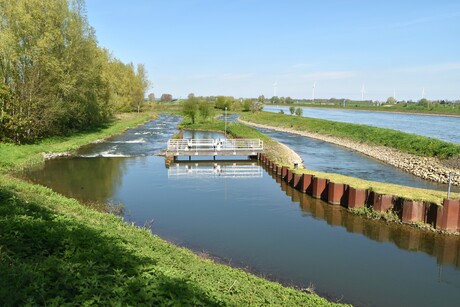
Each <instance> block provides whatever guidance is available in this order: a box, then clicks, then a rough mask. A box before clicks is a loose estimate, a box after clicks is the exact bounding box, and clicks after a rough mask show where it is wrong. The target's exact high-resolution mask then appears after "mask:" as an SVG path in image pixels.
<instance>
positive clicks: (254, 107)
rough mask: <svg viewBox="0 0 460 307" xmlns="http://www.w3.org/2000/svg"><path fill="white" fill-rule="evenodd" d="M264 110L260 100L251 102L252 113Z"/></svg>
mask: <svg viewBox="0 0 460 307" xmlns="http://www.w3.org/2000/svg"><path fill="white" fill-rule="evenodd" d="M263 109H264V104H263V103H262V102H260V101H259V100H257V101H252V102H251V111H252V112H253V113H254V112H259V111H262V110H263Z"/></svg>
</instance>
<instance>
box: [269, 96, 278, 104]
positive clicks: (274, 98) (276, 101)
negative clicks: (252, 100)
mask: <svg viewBox="0 0 460 307" xmlns="http://www.w3.org/2000/svg"><path fill="white" fill-rule="evenodd" d="M270 102H271V103H273V104H278V103H279V102H280V99H279V98H278V96H273V97H272V98H271V99H270Z"/></svg>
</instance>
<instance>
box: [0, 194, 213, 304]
mask: <svg viewBox="0 0 460 307" xmlns="http://www.w3.org/2000/svg"><path fill="white" fill-rule="evenodd" d="M126 241H127V240H126V239H123V238H122V237H121V236H119V235H117V234H112V233H109V231H105V230H104V229H103V226H100V225H95V227H92V226H88V225H85V224H83V223H82V222H80V221H78V220H76V219H74V218H72V217H68V216H64V215H60V214H57V213H55V212H52V211H50V210H48V209H44V208H43V207H41V206H39V205H38V204H34V203H27V202H26V201H25V200H24V199H21V197H19V196H18V195H17V194H15V193H13V192H10V191H8V190H6V189H4V188H2V187H0V277H1V278H0V305H2V306H10V305H24V304H32V305H37V304H38V305H45V304H46V305H48V304H51V305H62V304H69V303H71V304H76V305H81V304H84V303H85V304H88V303H90V304H91V303H93V304H104V305H107V304H114V303H117V304H123V305H125V304H129V305H206V306H213V305H220V304H219V302H216V301H214V300H213V299H212V298H210V297H209V295H207V294H206V293H204V292H203V291H202V290H201V289H200V288H199V287H197V286H195V285H193V283H191V282H190V281H188V280H185V279H183V278H180V277H170V276H165V274H164V273H163V272H162V271H161V268H158V267H156V263H155V261H154V259H153V257H152V256H149V255H142V256H140V255H139V253H134V252H131V251H130V250H129V248H131V249H134V248H135V245H130V242H126Z"/></svg>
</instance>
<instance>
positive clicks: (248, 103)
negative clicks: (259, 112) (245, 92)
mask: <svg viewBox="0 0 460 307" xmlns="http://www.w3.org/2000/svg"><path fill="white" fill-rule="evenodd" d="M251 103H252V101H251V99H248V98H247V99H245V100H244V101H243V111H244V112H248V111H250V110H251Z"/></svg>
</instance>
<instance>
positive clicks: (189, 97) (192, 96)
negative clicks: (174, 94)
mask: <svg viewBox="0 0 460 307" xmlns="http://www.w3.org/2000/svg"><path fill="white" fill-rule="evenodd" d="M193 98H195V94H193V93H190V94H188V96H187V99H188V100H191V99H193Z"/></svg>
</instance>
